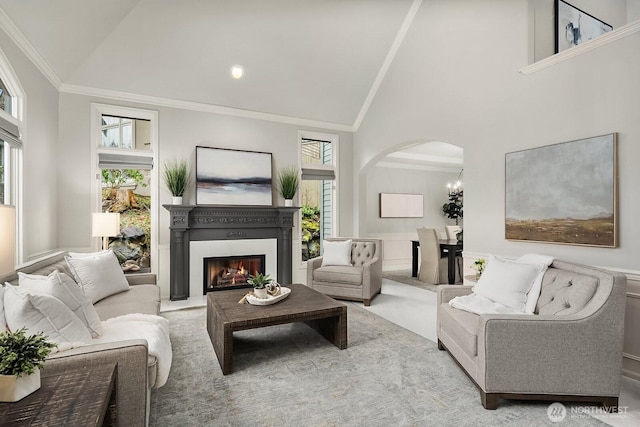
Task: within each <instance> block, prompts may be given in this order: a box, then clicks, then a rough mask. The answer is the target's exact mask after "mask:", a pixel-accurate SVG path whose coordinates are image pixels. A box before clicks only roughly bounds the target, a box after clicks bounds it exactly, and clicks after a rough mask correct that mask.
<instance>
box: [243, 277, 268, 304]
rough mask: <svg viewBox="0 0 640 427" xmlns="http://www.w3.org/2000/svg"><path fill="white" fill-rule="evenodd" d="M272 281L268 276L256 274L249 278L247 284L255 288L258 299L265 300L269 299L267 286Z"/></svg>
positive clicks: (254, 291)
mask: <svg viewBox="0 0 640 427" xmlns="http://www.w3.org/2000/svg"><path fill="white" fill-rule="evenodd" d="M272 280H273V279H271V278H270V277H269V275H268V274H262V273H259V272H256V274H254V275H253V276H249V278H248V279H247V283H248V284H250V285H251V286H253V293H254V294H255V295H256V298H260V299H265V298H267V285H268V284H269V283H271V281H272Z"/></svg>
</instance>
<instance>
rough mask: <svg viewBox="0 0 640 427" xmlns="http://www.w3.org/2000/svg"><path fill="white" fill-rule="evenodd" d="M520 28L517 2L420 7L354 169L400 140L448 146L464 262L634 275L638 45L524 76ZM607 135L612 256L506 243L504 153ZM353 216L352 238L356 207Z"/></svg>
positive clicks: (521, 5)
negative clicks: (585, 266)
mask: <svg viewBox="0 0 640 427" xmlns="http://www.w3.org/2000/svg"><path fill="white" fill-rule="evenodd" d="M526 20H527V4H526V2H525V1H520V2H515V1H514V2H496V1H488V0H487V1H479V2H464V1H461V0H458V1H432V2H425V3H423V4H422V7H421V10H420V11H419V12H418V14H417V16H416V19H415V21H414V23H413V25H412V27H411V29H410V30H409V32H408V33H407V37H406V39H405V40H404V43H403V45H402V46H401V48H400V50H399V52H398V54H397V56H396V60H395V61H394V63H393V64H392V66H391V68H390V70H389V73H388V75H387V77H386V79H385V81H384V82H383V84H382V86H381V88H380V90H379V92H378V94H377V96H376V98H375V100H374V102H373V104H372V106H371V108H370V110H369V113H368V114H367V116H366V117H365V120H364V121H363V124H362V126H361V127H360V129H359V130H358V132H357V133H356V135H355V144H354V149H355V158H356V162H357V167H358V169H359V170H362V168H364V167H365V166H366V165H367V164H368V163H369V162H371V160H374V159H376V158H377V157H378V156H380V153H384V152H385V150H388V147H390V146H395V145H397V144H399V143H402V142H404V141H412V140H420V139H423V140H424V139H427V140H440V141H444V142H447V143H451V144H455V145H458V146H460V147H463V148H464V153H465V156H464V157H465V162H464V163H465V164H464V174H465V250H466V251H472V252H474V251H476V252H485V253H486V252H491V253H498V254H504V255H519V254H521V253H525V252H528V251H537V252H546V253H549V254H551V255H555V256H558V257H562V258H566V259H572V260H576V261H581V262H586V263H589V264H594V265H600V266H607V267H612V268H619V269H629V270H640V268H639V267H640V264H639V262H638V257H637V254H638V253H640V227H638V224H637V217H638V214H639V213H640V212H639V211H640V200H639V199H638V198H637V197H636V196H635V191H636V190H635V187H636V186H635V183H636V182H638V181H639V179H640V170H639V169H638V168H637V167H636V165H635V161H634V160H633V159H637V158H639V156H640V145H639V144H636V143H635V141H637V140H638V139H639V138H640V121H638V120H637V108H638V107H637V99H640V85H639V81H638V79H637V76H638V75H640V56H639V55H637V54H635V53H637V52H638V48H639V44H640V34H638V33H636V34H634V35H632V36H629V37H626V38H624V39H621V40H618V41H617V42H615V43H613V44H610V45H607V46H603V47H601V48H599V49H596V50H593V51H590V52H587V53H585V54H583V55H580V56H578V57H576V58H574V59H572V60H569V61H566V62H563V63H560V64H557V65H555V66H553V67H551V68H548V69H545V70H543V71H540V72H537V73H534V74H532V75H529V76H526V75H523V74H521V73H519V71H518V70H519V69H520V68H522V67H523V66H525V65H527V31H526V29H525V27H526V25H524V23H525V22H526ZM451 22H465V23H466V24H465V26H464V27H460V26H452V25H450V23H451ZM514 22H515V25H513V24H514ZM519 23H520V24H522V25H518V24H519ZM507 27H508V28H510V30H509V31H508V37H505V31H504V28H507ZM489 55H490V56H491V58H492V59H491V61H488V60H487V59H486V57H487V56H489ZM609 132H618V133H619V146H618V149H619V150H618V159H619V164H618V167H619V175H620V186H619V187H620V188H619V208H620V209H619V210H620V215H619V230H620V239H619V242H620V244H619V248H617V249H599V248H591V247H577V246H564V245H545V244H533V243H521V242H509V241H506V240H505V239H504V155H505V153H506V152H510V151H516V150H520V149H525V148H531V147H538V146H542V145H547V144H552V143H556V142H562V141H570V140H574V139H578V138H584V137H588V136H595V135H601V134H605V133H609ZM359 178H362V177H361V176H360V177H359ZM361 184H362V183H361V182H358V185H361ZM359 209H360V212H359V218H360V229H363V228H364V224H366V212H364V209H362V203H361V204H360V205H359Z"/></svg>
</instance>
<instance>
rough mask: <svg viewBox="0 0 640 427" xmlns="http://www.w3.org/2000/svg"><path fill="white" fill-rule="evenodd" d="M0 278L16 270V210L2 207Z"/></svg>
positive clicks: (0, 207)
mask: <svg viewBox="0 0 640 427" xmlns="http://www.w3.org/2000/svg"><path fill="white" fill-rule="evenodd" d="M0 242H2V244H1V245H0V276H3V275H5V274H8V273H11V272H12V271H14V270H15V263H16V208H15V206H9V205H0Z"/></svg>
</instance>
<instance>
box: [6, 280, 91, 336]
mask: <svg viewBox="0 0 640 427" xmlns="http://www.w3.org/2000/svg"><path fill="white" fill-rule="evenodd" d="M4 306H5V316H6V318H7V325H8V326H9V329H10V330H11V331H14V332H15V331H17V330H18V329H20V328H22V327H24V328H26V329H27V330H28V331H29V334H36V333H39V332H42V333H44V334H45V335H46V336H47V338H48V340H49V341H51V342H54V343H56V344H63V343H71V344H73V345H74V346H77V345H79V344H80V343H82V344H87V343H90V342H91V334H90V333H89V330H88V329H87V328H86V327H85V326H84V324H83V323H82V321H81V320H80V319H78V316H76V315H75V314H73V312H72V311H71V310H70V309H69V307H67V306H66V305H64V303H63V302H62V301H60V300H59V299H58V298H56V297H52V296H51V295H38V294H31V293H29V292H28V291H20V290H19V289H18V287H17V286H9V287H7V288H6V290H5V293H4Z"/></svg>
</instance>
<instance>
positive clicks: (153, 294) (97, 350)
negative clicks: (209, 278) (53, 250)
mask: <svg viewBox="0 0 640 427" xmlns="http://www.w3.org/2000/svg"><path fill="white" fill-rule="evenodd" d="M65 255H66V253H58V254H55V255H54V256H51V257H49V258H47V259H45V260H42V261H39V262H36V263H34V264H31V265H28V266H27V267H24V268H21V269H19V270H17V271H16V272H14V273H11V274H9V275H6V276H4V277H0V280H1V282H0V283H5V282H9V283H11V284H13V285H17V284H18V276H17V272H18V271H20V272H23V273H27V274H38V275H48V274H49V273H51V272H53V271H54V270H58V271H60V272H63V273H65V274H67V275H69V276H70V277H73V275H72V274H71V272H70V271H69V268H68V266H67V263H66V261H65V260H64V256H65ZM126 278H127V280H128V282H129V284H130V285H131V289H130V290H128V291H125V292H121V293H119V294H115V295H112V296H110V297H107V298H105V299H102V300H100V301H98V302H97V303H95V304H94V307H95V309H96V311H97V312H98V315H99V316H100V319H101V320H106V319H109V318H112V317H116V316H120V315H124V314H129V313H143V314H155V315H157V314H159V312H160V288H159V287H158V286H157V284H156V277H155V275H154V274H149V273H144V274H128V275H126ZM114 362H115V363H117V364H118V367H117V370H118V376H117V406H116V411H117V421H118V425H122V426H144V425H146V424H147V423H148V417H149V405H150V396H151V388H152V387H153V386H154V385H155V382H156V375H157V360H156V358H155V357H153V356H150V355H149V352H148V348H147V341H146V340H143V339H139V340H127V341H121V342H116V343H109V344H92V345H87V346H84V347H79V348H74V349H71V350H67V351H62V352H59V353H54V354H51V355H50V356H49V357H48V358H47V361H46V362H45V364H44V369H45V370H47V371H49V372H58V371H64V370H67V369H73V368H74V367H76V366H90V367H91V366H100V365H103V364H105V363H114Z"/></svg>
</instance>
